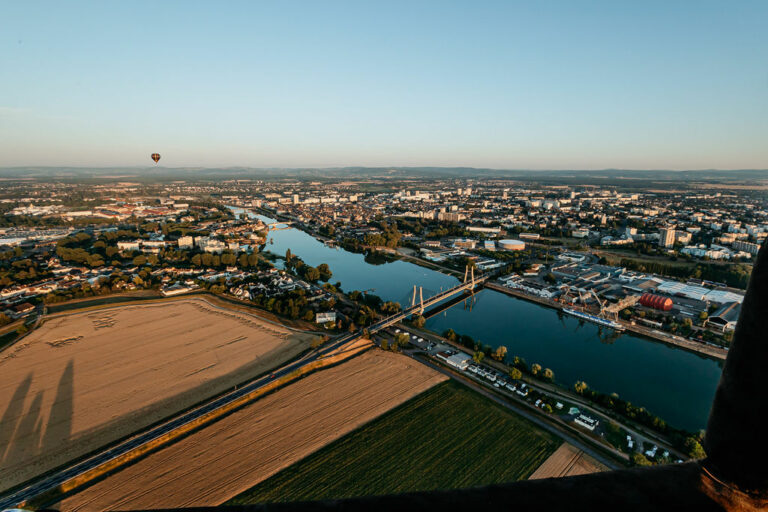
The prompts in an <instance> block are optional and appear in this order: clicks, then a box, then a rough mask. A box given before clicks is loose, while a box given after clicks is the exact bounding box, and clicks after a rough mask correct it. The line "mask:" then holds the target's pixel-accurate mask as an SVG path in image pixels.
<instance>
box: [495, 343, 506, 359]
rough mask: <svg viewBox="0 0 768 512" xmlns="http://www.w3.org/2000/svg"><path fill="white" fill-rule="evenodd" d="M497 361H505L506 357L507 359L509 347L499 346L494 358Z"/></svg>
mask: <svg viewBox="0 0 768 512" xmlns="http://www.w3.org/2000/svg"><path fill="white" fill-rule="evenodd" d="M492 357H493V358H494V359H495V360H497V361H503V360H504V358H505V357H507V347H505V346H504V345H499V346H498V348H496V350H495V351H494V353H493V356H492Z"/></svg>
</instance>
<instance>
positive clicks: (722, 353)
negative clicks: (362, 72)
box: [485, 283, 728, 361]
mask: <svg viewBox="0 0 768 512" xmlns="http://www.w3.org/2000/svg"><path fill="white" fill-rule="evenodd" d="M485 287H486V288H488V289H490V290H494V291H497V292H500V293H504V294H506V295H511V296H512V297H517V298H518V299H524V300H527V301H530V302H535V303H536V304H540V305H542V306H546V307H549V308H553V309H557V310H562V309H563V305H562V304H560V303H558V302H554V301H551V300H548V299H544V298H541V297H535V296H533V295H529V294H527V293H523V292H520V291H518V290H514V289H512V288H508V287H506V286H502V285H500V284H496V283H485ZM619 323H620V324H621V325H622V326H623V327H624V328H625V329H626V330H627V331H631V332H632V333H634V334H639V335H640V336H643V337H645V338H650V339H652V340H654V341H661V342H662V343H666V344H668V345H674V346H675V347H678V348H682V349H684V350H687V351H689V352H694V353H696V354H700V355H704V356H707V357H711V358H714V359H719V360H721V361H725V358H726V357H727V356H728V351H727V350H726V349H722V348H719V347H714V346H710V345H704V344H702V343H698V342H695V341H690V340H686V339H683V338H680V337H679V336H673V335H670V334H666V333H662V332H661V331H657V330H655V329H650V328H648V327H643V326H641V325H637V324H634V325H633V324H630V323H628V322H624V321H622V320H619Z"/></svg>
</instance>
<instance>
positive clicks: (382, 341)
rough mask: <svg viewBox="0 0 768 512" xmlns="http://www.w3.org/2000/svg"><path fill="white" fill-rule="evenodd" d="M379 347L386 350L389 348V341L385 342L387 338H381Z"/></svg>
mask: <svg viewBox="0 0 768 512" xmlns="http://www.w3.org/2000/svg"><path fill="white" fill-rule="evenodd" d="M381 349H382V350H388V349H389V343H387V340H381Z"/></svg>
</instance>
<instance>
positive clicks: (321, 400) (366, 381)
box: [55, 350, 446, 511]
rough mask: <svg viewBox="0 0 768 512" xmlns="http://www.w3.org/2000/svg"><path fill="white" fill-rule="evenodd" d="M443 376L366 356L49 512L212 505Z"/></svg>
mask: <svg viewBox="0 0 768 512" xmlns="http://www.w3.org/2000/svg"><path fill="white" fill-rule="evenodd" d="M445 379H446V377H444V376H443V375H441V374H439V373H436V372H434V371H432V370H430V369H429V368H426V367H425V366H423V365H421V364H419V363H416V362H414V361H411V360H410V359H408V358H406V357H404V356H401V355H396V354H391V353H386V352H381V351H378V350H377V351H371V352H367V353H365V354H362V355H361V356H358V357H356V358H354V359H351V360H349V361H347V362H345V363H343V364H340V365H338V366H336V367H333V368H330V369H327V370H322V371H320V372H317V373H314V374H312V375H310V376H308V377H306V378H304V379H302V380H300V381H297V382H295V383H293V384H290V385H288V386H287V387H285V388H283V389H281V390H278V391H276V392H275V393H273V394H271V395H268V396H266V397H264V398H262V399H261V400H259V401H257V402H254V403H253V404H251V405H248V406H246V407H245V408H243V409H241V410H239V411H236V412H234V413H233V414H231V415H230V416H227V417H225V418H224V419H222V420H220V421H218V422H216V423H214V424H213V425H211V426H209V427H207V428H204V429H202V430H200V431H198V432H196V433H193V434H191V435H190V436H188V437H185V438H184V439H182V440H180V441H178V442H177V443H175V444H173V445H171V446H169V447H167V448H165V449H162V450H160V451H158V452H156V453H154V454H151V455H149V456H147V457H146V458H145V459H142V460H140V461H139V462H137V463H135V464H133V465H131V466H128V467H127V468H125V469H123V470H122V471H120V472H118V473H116V474H114V475H112V476H109V477H107V478H106V479H104V480H102V481H101V482H98V483H96V484H95V485H93V486H91V487H89V488H87V489H85V490H83V491H81V492H80V493H79V494H76V495H74V496H72V497H70V498H67V499H66V500H64V501H63V502H62V503H59V504H57V505H56V506H55V508H57V509H59V510H63V511H73V510H83V511H86V510H87V511H91V510H105V509H111V510H131V509H149V508H161V507H189V506H211V505H218V504H221V503H223V502H224V501H226V500H227V499H229V498H231V497H233V496H236V495H237V494H239V493H241V492H243V491H245V490H246V489H249V488H250V487H252V486H253V485H255V484H257V483H258V482H260V481H262V480H264V479H266V478H268V477H270V476H271V475H273V474H275V473H277V472H278V471H280V470H281V469H283V468H285V467H287V466H289V465H291V464H293V463H294V462H296V461H298V460H300V459H302V458H304V457H305V456H307V455H309V454H310V453H312V452H314V451H316V450H317V449H319V448H321V447H322V446H324V445H326V444H328V443H330V442H331V441H333V440H335V439H338V438H339V437H341V436H343V435H345V434H346V433H348V432H350V431H352V430H354V429H355V428H357V427H359V426H360V425H362V424H364V423H366V422H368V421H370V420H372V419H374V418H375V417H377V416H379V415H381V414H383V413H384V412H386V411H388V410H389V409H391V408H393V407H395V406H397V405H399V404H401V403H403V402H405V401H406V400H408V399H409V398H411V397H413V396H415V395H417V394H419V393H421V392H423V391H425V390H427V389H429V388H430V387H432V386H434V385H435V384H437V383H439V382H441V381H443V380H445Z"/></svg>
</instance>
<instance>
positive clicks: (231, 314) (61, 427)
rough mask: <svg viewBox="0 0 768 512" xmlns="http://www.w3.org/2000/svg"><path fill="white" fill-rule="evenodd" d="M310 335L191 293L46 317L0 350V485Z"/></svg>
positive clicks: (146, 419)
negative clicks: (24, 336) (186, 296)
mask: <svg viewBox="0 0 768 512" xmlns="http://www.w3.org/2000/svg"><path fill="white" fill-rule="evenodd" d="M312 339H313V336H312V335H309V334H305V333H297V332H294V331H291V330H289V329H287V328H284V327H282V326H278V325H275V324H271V323H269V322H266V321H263V320H261V319H259V318H258V317H256V316H253V315H248V314H246V313H242V312H238V311H231V310H227V309H224V308H220V307H216V306H214V305H212V304H210V303H208V302H207V301H205V300H204V299H193V298H188V299H182V300H173V301H168V302H157V303H152V304H142V305H121V306H115V307H110V308H104V309H98V310H93V311H85V312H81V313H74V314H64V315H61V316H54V317H51V318H49V319H47V320H46V322H45V323H44V324H43V325H42V326H41V327H40V328H39V329H37V330H36V331H34V332H32V333H30V334H29V335H28V336H27V337H26V338H24V339H23V340H21V341H20V342H19V343H17V344H16V345H14V346H12V347H9V348H8V349H6V350H4V351H2V352H0V411H1V412H2V419H0V489H6V488H8V487H11V486H13V485H16V484H19V483H21V482H23V481H25V480H27V479H29V478H32V477H34V476H36V475H38V474H41V473H43V472H45V471H48V470H50V469H53V468H54V467H57V466H59V465H61V464H64V463H67V462H69V461H71V460H72V459H75V458H77V457H80V456H82V455H84V454H86V453H89V452H91V451H92V450H94V449H97V448H99V447H101V446H103V445H105V444H107V443H109V442H112V441H115V440H117V439H119V438H122V437H124V436H126V435H129V434H131V433H133V432H135V431H136V430H138V429H141V428H144V427H146V426H148V425H150V424H152V423H154V422H156V421H159V420H160V419H162V418H164V417H167V416H169V415H171V414H173V413H175V412H177V411H179V410H182V409H184V408H187V407H189V406H191V405H193V404H195V403H197V402H199V401H201V400H203V399H205V398H207V397H209V396H211V395H214V394H216V393H219V392H221V391H224V390H225V389H227V388H229V387H231V386H233V385H234V384H236V383H238V382H241V381H243V380H245V379H246V378H248V377H251V376H255V375H256V374H258V373H261V372H264V371H268V370H269V369H271V368H272V367H274V366H277V365H278V364H280V363H281V362H283V361H285V360H287V359H290V358H292V357H294V356H296V355H297V354H299V353H300V352H301V351H302V350H303V349H304V348H307V347H308V346H309V343H310V341H311V340H312Z"/></svg>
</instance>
